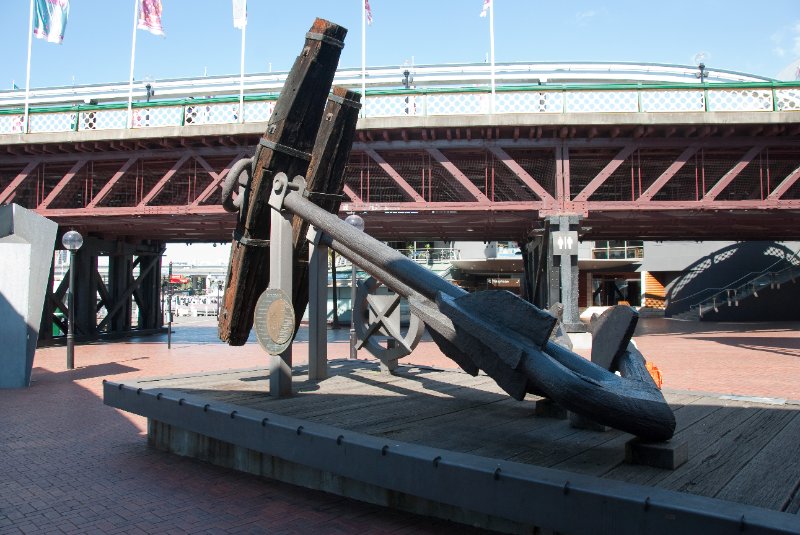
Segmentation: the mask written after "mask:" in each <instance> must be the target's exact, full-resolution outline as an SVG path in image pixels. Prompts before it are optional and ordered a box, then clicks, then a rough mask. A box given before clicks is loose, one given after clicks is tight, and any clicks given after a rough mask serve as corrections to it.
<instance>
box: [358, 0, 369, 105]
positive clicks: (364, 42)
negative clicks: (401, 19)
mask: <svg viewBox="0 0 800 535" xmlns="http://www.w3.org/2000/svg"><path fill="white" fill-rule="evenodd" d="M359 1H360V2H361V116H362V117H366V116H367V6H366V2H365V0H359Z"/></svg>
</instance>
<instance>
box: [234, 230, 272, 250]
mask: <svg viewBox="0 0 800 535" xmlns="http://www.w3.org/2000/svg"><path fill="white" fill-rule="evenodd" d="M233 239H234V240H236V241H238V242H239V243H241V244H242V245H249V246H252V247H269V240H259V239H256V238H247V237H245V236H244V235H243V234H242V233H241V232H240V231H239V229H236V230H234V231H233Z"/></svg>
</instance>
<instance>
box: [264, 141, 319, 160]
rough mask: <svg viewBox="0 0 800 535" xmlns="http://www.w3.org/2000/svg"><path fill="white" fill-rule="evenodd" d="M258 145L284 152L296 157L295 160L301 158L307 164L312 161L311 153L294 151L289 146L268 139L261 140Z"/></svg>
mask: <svg viewBox="0 0 800 535" xmlns="http://www.w3.org/2000/svg"><path fill="white" fill-rule="evenodd" d="M258 144H259V145H261V146H262V147H266V148H268V149H271V150H273V151H275V152H282V153H283V154H287V155H289V156H294V157H295V158H300V159H302V160H305V161H307V162H310V161H311V155H310V154H309V153H307V152H303V151H301V150H297V149H294V148H292V147H290V146H288V145H281V144H280V143H275V142H274V141H270V140H268V139H261V140H259V142H258Z"/></svg>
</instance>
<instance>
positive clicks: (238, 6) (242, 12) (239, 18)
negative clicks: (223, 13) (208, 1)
mask: <svg viewBox="0 0 800 535" xmlns="http://www.w3.org/2000/svg"><path fill="white" fill-rule="evenodd" d="M245 26H247V0H233V27H234V28H238V29H240V30H244V27H245Z"/></svg>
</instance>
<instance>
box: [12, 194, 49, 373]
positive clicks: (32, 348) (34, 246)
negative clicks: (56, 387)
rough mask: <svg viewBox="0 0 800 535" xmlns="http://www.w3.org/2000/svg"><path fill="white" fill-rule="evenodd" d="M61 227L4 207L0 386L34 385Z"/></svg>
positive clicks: (17, 208)
mask: <svg viewBox="0 0 800 535" xmlns="http://www.w3.org/2000/svg"><path fill="white" fill-rule="evenodd" d="M57 231H58V225H57V224H56V223H54V222H52V221H50V220H49V219H46V218H44V217H42V216H40V215H37V214H35V213H34V212H32V211H30V210H26V209H25V208H23V207H21V206H19V205H16V204H10V205H5V206H0V320H1V321H0V348H2V350H0V388H20V387H25V386H28V385H29V384H30V379H31V369H32V367H33V356H34V353H35V352H36V342H37V340H38V337H39V325H40V323H41V319H42V309H43V306H44V299H45V296H46V292H47V281H48V279H49V276H50V265H51V264H52V261H53V250H54V248H55V240H56V233H57Z"/></svg>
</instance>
